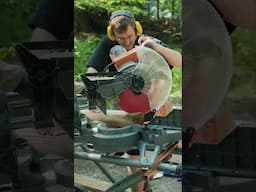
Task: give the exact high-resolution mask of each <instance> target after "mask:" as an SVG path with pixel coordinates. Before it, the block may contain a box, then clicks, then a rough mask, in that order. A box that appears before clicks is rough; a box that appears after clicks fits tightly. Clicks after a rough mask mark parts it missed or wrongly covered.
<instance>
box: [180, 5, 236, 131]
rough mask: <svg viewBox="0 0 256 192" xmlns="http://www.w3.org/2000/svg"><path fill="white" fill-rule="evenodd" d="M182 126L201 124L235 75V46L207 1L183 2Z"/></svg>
mask: <svg viewBox="0 0 256 192" xmlns="http://www.w3.org/2000/svg"><path fill="white" fill-rule="evenodd" d="M182 33H183V54H182V55H183V74H182V76H183V85H182V89H183V90H182V126H183V128H185V129H186V128H188V127H193V128H195V129H197V128H199V127H201V126H202V125H203V124H204V123H205V122H206V121H207V120H208V119H209V118H210V117H212V116H213V114H214V113H215V112H216V111H217V109H218V107H219V106H220V104H221V102H222V101H223V98H224V96H225V93H226V91H227V89H228V86H229V82H230V79H231V76H232V48H231V43H230V38H229V36H228V33H227V30H226V27H225V25H224V22H223V21H222V19H221V17H220V16H219V14H218V13H217V11H216V10H215V9H214V8H213V6H212V5H211V4H210V3H209V2H208V1H205V0H194V1H190V0H184V1H183V31H182Z"/></svg>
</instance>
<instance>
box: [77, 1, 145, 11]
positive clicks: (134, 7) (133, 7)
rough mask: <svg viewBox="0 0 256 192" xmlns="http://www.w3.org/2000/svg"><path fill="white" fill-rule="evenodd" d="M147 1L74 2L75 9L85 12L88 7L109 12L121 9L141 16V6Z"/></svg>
mask: <svg viewBox="0 0 256 192" xmlns="http://www.w3.org/2000/svg"><path fill="white" fill-rule="evenodd" d="M146 2H147V0H110V1H109V0H97V1H91V0H75V8H77V9H82V10H85V9H87V8H88V7H95V8H103V9H106V10H108V11H109V12H112V11H115V10H118V9H123V10H129V11H131V12H132V13H134V14H143V13H144V12H145V11H144V9H143V8H144V7H143V5H144V4H145V3H146Z"/></svg>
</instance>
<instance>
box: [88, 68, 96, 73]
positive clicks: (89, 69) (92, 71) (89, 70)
mask: <svg viewBox="0 0 256 192" xmlns="http://www.w3.org/2000/svg"><path fill="white" fill-rule="evenodd" d="M87 73H98V71H97V70H96V69H94V68H93V67H88V69H87Z"/></svg>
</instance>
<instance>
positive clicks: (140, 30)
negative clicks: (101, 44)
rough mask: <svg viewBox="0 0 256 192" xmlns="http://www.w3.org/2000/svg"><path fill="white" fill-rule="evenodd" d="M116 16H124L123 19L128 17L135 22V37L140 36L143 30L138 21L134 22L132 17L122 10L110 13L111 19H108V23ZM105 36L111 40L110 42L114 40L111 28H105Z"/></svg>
mask: <svg viewBox="0 0 256 192" xmlns="http://www.w3.org/2000/svg"><path fill="white" fill-rule="evenodd" d="M118 16H125V17H128V18H129V19H132V20H134V21H135V29H136V35H137V36H140V35H141V34H142V32H143V29H142V26H141V24H140V22H139V21H136V20H135V19H134V17H133V16H132V15H131V14H130V13H129V12H128V11H123V10H118V11H115V12H113V13H112V15H111V17H110V20H109V23H110V22H111V21H112V20H113V19H114V18H116V17H118ZM107 36H108V38H109V39H110V40H111V41H114V40H115V37H114V34H113V31H112V30H111V27H110V25H109V26H108V28H107Z"/></svg>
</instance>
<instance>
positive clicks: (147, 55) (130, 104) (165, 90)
mask: <svg viewBox="0 0 256 192" xmlns="http://www.w3.org/2000/svg"><path fill="white" fill-rule="evenodd" d="M136 53H137V56H138V63H137V64H136V66H135V68H134V69H133V70H132V72H131V73H132V74H134V75H136V76H139V77H141V78H142V79H143V81H144V87H143V89H142V90H141V93H140V94H135V93H133V92H132V90H131V89H127V90H126V91H125V92H123V93H122V94H121V95H120V96H119V106H120V108H122V109H123V110H125V111H127V112H130V113H131V112H143V113H147V112H149V111H152V110H158V109H159V108H160V107H161V106H162V105H163V104H164V103H165V102H166V100H167V99H168V96H169V94H170V92H171V87H172V76H171V70H170V68H169V65H168V63H167V62H166V61H165V59H164V58H163V57H162V56H161V55H160V54H158V53H157V52H155V51H153V50H152V49H150V48H147V47H142V46H138V47H136Z"/></svg>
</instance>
